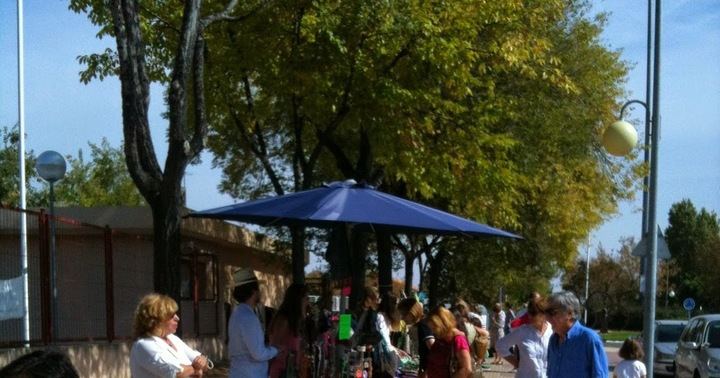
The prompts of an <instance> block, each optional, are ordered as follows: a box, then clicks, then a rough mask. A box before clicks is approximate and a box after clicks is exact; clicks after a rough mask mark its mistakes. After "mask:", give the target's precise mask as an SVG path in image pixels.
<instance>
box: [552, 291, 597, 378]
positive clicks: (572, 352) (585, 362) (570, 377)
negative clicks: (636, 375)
mask: <svg viewBox="0 0 720 378" xmlns="http://www.w3.org/2000/svg"><path fill="white" fill-rule="evenodd" d="M546 314H547V319H548V321H549V322H550V324H552V327H553V331H554V334H553V335H552V336H551V337H550V344H549V345H548V363H547V365H548V372H547V373H548V374H547V376H548V378H565V377H567V378H606V377H608V376H609V374H610V373H609V372H608V362H607V356H606V355H605V348H604V347H603V342H602V340H600V336H598V334H597V333H596V332H595V331H593V330H592V329H590V328H587V327H585V326H583V325H582V324H580V322H579V321H578V316H579V315H580V301H579V300H578V299H577V297H576V296H575V294H573V293H571V292H567V291H563V292H560V293H555V294H553V295H551V296H550V297H549V298H548V309H547V310H546Z"/></svg>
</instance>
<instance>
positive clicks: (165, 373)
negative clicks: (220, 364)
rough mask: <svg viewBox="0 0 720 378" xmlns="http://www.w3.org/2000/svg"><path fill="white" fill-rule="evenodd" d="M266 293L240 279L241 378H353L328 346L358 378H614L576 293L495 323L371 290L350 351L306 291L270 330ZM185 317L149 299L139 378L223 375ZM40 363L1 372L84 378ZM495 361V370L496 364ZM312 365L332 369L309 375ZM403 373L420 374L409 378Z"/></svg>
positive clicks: (635, 366)
mask: <svg viewBox="0 0 720 378" xmlns="http://www.w3.org/2000/svg"><path fill="white" fill-rule="evenodd" d="M260 284H261V281H259V280H258V279H257V277H256V276H255V274H254V272H253V271H252V270H249V269H239V270H237V271H236V272H235V273H234V274H233V288H232V297H233V299H234V300H235V301H236V305H235V307H234V309H233V311H232V314H231V315H230V318H229V321H228V348H227V351H228V358H229V361H230V369H229V376H230V377H231V378H267V377H271V378H291V377H309V376H313V377H344V376H349V375H345V374H346V373H347V372H346V371H341V370H337V369H335V368H333V369H328V368H327V367H328V366H329V365H322V364H321V363H320V362H319V361H317V360H312V359H311V358H310V356H309V354H310V353H309V352H308V351H310V350H312V344H313V343H316V344H317V343H319V342H325V343H327V342H333V343H335V342H336V343H342V344H343V345H344V347H346V348H345V349H343V350H352V351H359V352H361V353H362V355H367V356H370V357H371V358H368V359H367V360H364V361H367V362H366V363H365V365H361V368H362V371H361V372H359V373H358V374H360V375H353V376H361V377H368V376H372V377H380V378H386V377H390V378H393V377H427V378H450V377H478V376H482V372H483V370H484V369H487V368H488V367H489V366H488V363H490V364H503V363H505V362H507V363H510V364H512V365H513V367H514V368H515V376H516V377H530V378H535V377H537V378H546V377H549V378H564V377H593V378H594V377H608V376H609V372H608V363H607V359H606V355H605V351H604V347H603V343H602V341H601V339H600V337H599V336H598V334H597V333H596V332H595V331H593V330H591V329H589V328H587V327H585V326H583V325H582V324H581V323H580V322H579V321H578V317H579V315H580V313H581V307H580V302H579V300H578V298H577V297H576V296H575V295H574V294H573V293H570V292H559V293H554V294H552V295H550V296H548V297H543V296H541V295H540V294H539V293H536V292H534V293H532V294H531V295H529V296H528V297H527V302H526V303H524V304H523V306H522V308H521V309H519V310H521V311H519V312H522V314H519V315H520V316H516V313H515V312H514V311H513V309H512V306H511V305H509V304H508V303H506V304H505V306H506V307H505V308H503V305H502V304H500V303H496V304H495V305H494V306H493V308H492V312H491V313H490V314H488V313H487V311H486V310H485V307H484V306H482V305H474V306H473V305H470V304H468V303H467V302H466V301H464V300H462V299H456V300H455V301H454V303H453V304H452V305H449V304H446V305H441V306H436V307H434V308H432V309H426V308H424V306H423V304H422V302H421V301H420V300H419V299H418V298H417V297H410V298H403V299H399V298H397V297H395V296H393V295H392V294H390V293H386V294H385V295H381V294H380V293H379V292H378V290H377V289H376V288H374V287H368V288H366V289H365V293H364V296H363V297H362V301H361V303H360V306H359V308H358V309H357V310H356V311H347V312H352V321H351V325H352V329H353V331H352V336H351V337H350V338H349V339H348V340H344V341H341V340H337V337H336V336H337V333H338V331H337V327H335V328H333V321H332V320H331V319H330V318H331V316H332V315H333V314H332V313H331V312H329V311H327V310H326V311H321V312H320V313H319V314H320V316H318V312H315V316H313V315H311V314H312V311H310V303H309V300H308V290H307V288H306V287H305V285H300V284H293V285H291V286H290V287H289V288H288V289H287V290H286V292H285V295H284V299H283V301H282V304H281V305H280V307H279V308H278V310H277V311H276V312H275V313H274V314H273V316H272V319H270V320H269V321H268V322H267V324H266V325H264V324H263V322H262V321H261V319H262V318H263V317H262V316H259V315H258V310H257V308H258V304H260V303H262V302H263V301H262V297H261V290H260V289H261V288H260ZM177 312H178V305H177V303H176V302H175V301H174V300H173V299H172V298H170V297H168V296H166V295H161V294H149V295H146V296H145V297H143V298H142V299H141V301H140V303H139V304H138V306H137V309H136V311H135V317H134V323H133V327H134V335H135V342H134V344H133V346H132V349H131V352H130V371H131V375H132V377H135V378H146V377H147V378H150V377H202V376H203V375H204V374H206V372H207V371H208V370H209V369H212V368H213V363H212V361H210V359H208V358H207V357H206V356H205V355H203V354H202V353H201V352H200V351H197V350H195V349H193V348H191V347H190V346H188V345H187V344H186V343H185V342H183V340H182V339H180V338H179V337H177V336H176V335H175V333H176V331H177V327H178V322H179V321H180V319H179V317H178V314H177ZM334 315H335V316H337V315H338V314H334ZM335 320H337V318H335ZM319 340H321V341H319ZM331 340H332V341H331ZM38 353H39V352H35V353H34V354H29V355H27V356H24V357H22V358H19V359H18V360H17V361H15V362H13V363H12V364H10V365H8V366H7V367H5V368H3V369H2V370H0V376H2V377H6V376H7V377H12V376H30V377H32V376H35V375H32V374H27V375H12V374H10V373H11V372H13V371H20V370H19V369H26V370H27V371H30V369H31V368H32V366H35V365H38V366H40V365H39V364H40V362H42V361H44V362H45V363H47V362H48V361H53V360H52V359H55V360H58V361H60V362H66V363H65V364H58V366H60V368H58V371H61V372H65V373H67V375H64V374H63V375H57V376H58V377H60V376H68V377H76V376H77V373H76V372H75V370H74V369H73V368H72V365H71V364H70V363H69V362H68V361H67V358H66V357H64V356H63V355H62V353H59V352H45V354H47V356H45V355H43V356H44V357H43V358H40V357H41V356H38ZM48 353H49V354H48ZM326 353H327V352H326ZM330 354H333V353H330ZM620 355H621V356H622V357H623V359H624V360H623V362H621V363H620V364H619V365H618V366H617V368H616V370H615V372H614V374H613V375H614V377H618V378H621V377H622V378H624V377H637V378H641V377H642V378H644V376H645V367H644V365H643V364H642V362H641V361H640V360H641V359H642V350H641V347H640V346H639V344H638V343H637V341H634V340H628V341H626V343H625V344H624V345H623V347H622V348H621V350H620ZM334 357H336V356H328V355H327V354H326V356H325V358H334ZM490 357H492V361H488V359H489V358H490ZM38 361H40V362H38ZM311 364H320V365H321V366H323V367H325V369H324V370H323V369H321V371H320V372H319V373H314V374H309V365H311ZM31 365H32V366H31ZM403 365H411V366H414V367H415V369H414V370H412V372H411V373H408V375H403V374H402V373H400V372H401V366H403ZM35 369H37V367H35ZM342 369H347V366H345V365H343V366H342ZM341 373H342V374H341Z"/></svg>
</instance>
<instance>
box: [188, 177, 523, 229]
mask: <svg viewBox="0 0 720 378" xmlns="http://www.w3.org/2000/svg"><path fill="white" fill-rule="evenodd" d="M189 216H191V217H200V218H216V219H227V220H234V221H239V222H245V223H254V224H258V225H261V226H305V227H319V228H330V227H332V226H334V225H337V224H338V223H346V224H349V225H352V226H353V230H361V231H385V232H391V233H406V234H436V235H476V236H495V237H504V238H516V239H520V238H521V237H520V236H518V235H515V234H512V233H510V232H507V231H503V230H501V229H498V228H493V227H490V226H487V225H484V224H481V223H477V222H473V221H471V220H468V219H465V218H461V217H459V216H457V215H453V214H450V213H447V212H444V211H441V210H438V209H434V208H432V207H428V206H425V205H422V204H420V203H417V202H413V201H409V200H406V199H403V198H400V197H396V196H393V195H391V194H387V193H383V192H381V191H378V190H375V189H374V188H373V187H370V186H367V185H361V184H356V183H355V182H354V181H353V180H348V181H345V182H333V183H331V184H326V185H323V186H322V187H319V188H315V189H310V190H305V191H301V192H296V193H292V194H287V195H283V196H277V197H270V198H263V199H258V200H254V201H248V202H244V203H240V204H235V205H229V206H223V207H218V208H215V209H210V210H204V211H197V212H193V213H191V214H189Z"/></svg>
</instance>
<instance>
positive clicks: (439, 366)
mask: <svg viewBox="0 0 720 378" xmlns="http://www.w3.org/2000/svg"><path fill="white" fill-rule="evenodd" d="M427 324H428V325H429V326H430V329H432V331H433V334H434V335H435V343H434V344H433V346H432V348H430V354H429V355H428V361H427V377H428V378H450V377H453V378H465V377H469V376H470V373H471V372H472V359H471V358H470V346H469V345H468V342H467V339H466V338H465V334H463V333H462V332H460V330H458V329H457V327H456V325H457V324H456V323H455V315H453V314H452V313H451V312H450V311H448V310H447V309H445V307H442V306H439V307H437V308H436V309H434V310H433V311H432V312H430V316H429V317H428V320H427ZM453 355H454V358H451V357H452V356H453Z"/></svg>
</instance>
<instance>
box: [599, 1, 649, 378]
mask: <svg viewBox="0 0 720 378" xmlns="http://www.w3.org/2000/svg"><path fill="white" fill-rule="evenodd" d="M652 9H653V7H652V0H648V15H647V16H648V33H647V63H648V64H647V81H646V90H647V91H646V100H647V101H646V102H642V101H638V100H633V101H630V102H628V103H627V104H625V105H624V106H623V107H622V110H621V112H620V113H621V114H620V117H621V119H622V116H623V114H622V113H623V111H624V110H625V108H626V107H627V106H628V105H630V104H631V103H638V104H641V105H643V106H644V107H645V147H646V148H645V163H648V162H649V163H650V173H649V177H645V178H644V180H643V183H644V184H645V189H646V190H647V191H645V190H643V219H642V220H643V222H642V223H643V229H642V237H643V238H644V237H645V235H648V243H646V244H647V246H648V249H647V251H646V253H645V254H644V266H645V269H644V270H645V288H644V293H645V295H644V297H645V298H644V299H645V301H644V306H643V307H644V313H643V345H644V349H645V367H646V369H647V376H648V377H652V376H653V362H654V361H653V360H654V353H653V352H654V349H655V340H654V335H655V302H656V298H655V296H656V289H657V246H658V227H657V226H656V224H657V176H658V149H659V143H658V142H659V136H660V34H661V33H660V27H661V13H662V12H661V0H656V1H655V20H654V22H653V21H652ZM653 26H654V28H653ZM653 37H654V38H653ZM653 39H654V40H653ZM651 41H653V43H652V44H651ZM651 52H652V56H653V64H652V67H651V65H650V55H651ZM651 70H652V81H651V74H650V72H651ZM651 84H652V89H651ZM651 98H652V102H651V103H649V100H650V99H651ZM651 108H652V110H651ZM628 127H629V128H632V125H630V124H629V123H627V122H624V121H620V122H615V123H614V124H613V125H611V126H610V127H609V128H608V131H607V133H608V134H607V135H606V136H603V143H604V144H605V146H606V148H607V150H608V152H610V153H611V154H614V155H623V154H622V152H624V153H625V154H626V153H627V152H629V151H630V150H631V149H632V146H634V145H635V143H637V133H636V132H635V130H634V129H633V130H632V131H630V130H628ZM633 135H634V137H633ZM628 145H629V146H630V148H629V149H627V146H628ZM648 149H649V151H648ZM626 150H627V151H626ZM648 152H649V153H648Z"/></svg>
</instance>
